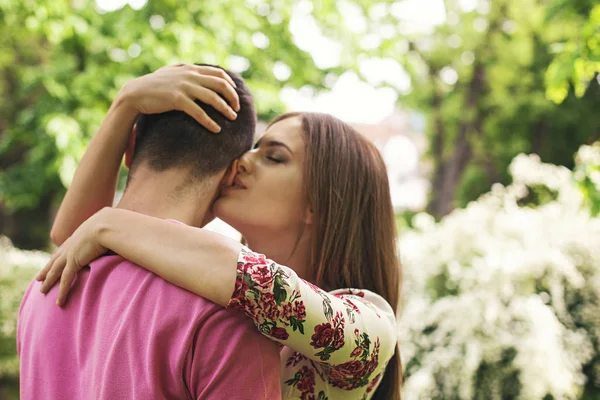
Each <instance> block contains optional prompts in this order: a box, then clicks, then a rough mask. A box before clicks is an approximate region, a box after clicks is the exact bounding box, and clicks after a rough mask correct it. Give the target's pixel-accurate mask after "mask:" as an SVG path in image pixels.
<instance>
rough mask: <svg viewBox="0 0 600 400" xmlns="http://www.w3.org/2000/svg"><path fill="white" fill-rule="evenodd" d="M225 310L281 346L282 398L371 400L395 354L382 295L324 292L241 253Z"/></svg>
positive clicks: (389, 313) (250, 253)
mask: <svg viewBox="0 0 600 400" xmlns="http://www.w3.org/2000/svg"><path fill="white" fill-rule="evenodd" d="M227 307H229V308H233V309H237V310H241V311H243V312H244V313H246V315H248V316H249V317H250V318H252V319H253V320H254V323H255V324H256V326H257V327H258V329H259V331H260V332H261V333H262V334H263V335H265V336H267V337H269V338H270V339H272V340H275V341H277V342H279V343H280V344H281V345H282V348H281V363H282V365H281V373H282V385H281V386H282V387H281V392H282V397H283V399H302V400H309V399H310V400H313V399H314V400H338V399H344V400H350V399H370V398H371V396H372V395H373V393H374V391H375V389H376V388H377V386H378V385H379V382H380V380H381V377H382V376H383V372H384V371H385V367H386V365H387V363H388V362H389V360H390V359H391V357H392V356H393V354H394V350H395V347H396V340H397V336H396V319H395V315H394V311H393V310H392V307H391V306H390V305H389V303H387V302H386V301H385V300H384V299H383V298H382V297H381V296H379V295H377V294H375V293H373V292H370V291H368V290H358V289H339V290H335V291H332V292H326V291H324V290H321V289H319V288H318V287H316V286H314V285H312V284H311V283H309V282H307V281H305V280H303V279H300V278H299V277H298V275H296V273H295V272H294V271H293V270H291V269H290V268H288V267H285V266H282V265H279V264H277V263H275V262H273V261H271V260H269V259H267V258H266V257H265V256H264V255H262V254H258V253H255V252H253V251H251V250H250V249H248V248H246V247H244V248H243V249H242V251H241V252H240V256H239V258H238V264H237V277H236V283H235V289H234V292H233V295H232V297H231V299H230V301H229V303H228V305H227Z"/></svg>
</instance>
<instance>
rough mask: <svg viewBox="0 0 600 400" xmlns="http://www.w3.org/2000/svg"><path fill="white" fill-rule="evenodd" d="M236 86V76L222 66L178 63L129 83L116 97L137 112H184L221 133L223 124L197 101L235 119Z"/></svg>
mask: <svg viewBox="0 0 600 400" xmlns="http://www.w3.org/2000/svg"><path fill="white" fill-rule="evenodd" d="M235 86H236V85H235V82H234V81H233V79H231V77H230V76H229V75H228V74H227V73H226V72H225V71H224V70H222V69H220V68H216V67H210V66H199V65H193V64H177V65H170V66H166V67H162V68H160V69H158V70H156V71H155V72H152V73H150V74H147V75H143V76H141V77H139V78H136V79H133V80H131V81H129V82H127V83H126V84H125V85H124V86H123V88H122V89H121V91H120V92H119V96H118V97H117V100H120V101H121V102H122V104H124V105H125V106H127V107H130V108H132V110H134V111H135V112H136V113H143V114H158V113H163V112H167V111H173V110H178V111H183V112H185V113H186V114H188V115H190V116H192V117H193V118H194V119H195V120H196V121H198V123H200V124H201V125H202V126H204V127H205V128H207V129H208V130H210V131H212V132H215V133H218V132H219V131H220V130H221V128H220V126H219V125H217V123H216V122H215V121H214V120H212V119H211V118H210V117H209V116H208V115H207V114H206V112H204V110H203V109H202V107H201V106H199V105H198V104H196V103H195V102H194V101H195V100H200V101H201V102H203V103H206V104H209V105H211V106H212V107H214V108H215V109H216V110H218V111H219V112H221V113H222V114H223V115H225V116H226V117H227V118H229V119H231V120H234V119H236V118H237V114H236V112H235V111H239V109H240V101H239V97H238V94H237V92H236V91H235ZM220 95H221V96H223V97H224V98H225V99H226V100H227V101H225V100H223V98H222V97H221V96H220ZM227 102H229V104H227Z"/></svg>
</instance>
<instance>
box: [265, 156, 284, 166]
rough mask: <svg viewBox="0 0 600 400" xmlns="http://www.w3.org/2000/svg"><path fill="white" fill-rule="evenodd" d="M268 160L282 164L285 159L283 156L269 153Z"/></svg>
mask: <svg viewBox="0 0 600 400" xmlns="http://www.w3.org/2000/svg"><path fill="white" fill-rule="evenodd" d="M267 160H268V161H269V162H272V163H276V164H281V163H283V162H284V161H285V160H284V159H283V158H282V157H279V156H276V155H268V156H267Z"/></svg>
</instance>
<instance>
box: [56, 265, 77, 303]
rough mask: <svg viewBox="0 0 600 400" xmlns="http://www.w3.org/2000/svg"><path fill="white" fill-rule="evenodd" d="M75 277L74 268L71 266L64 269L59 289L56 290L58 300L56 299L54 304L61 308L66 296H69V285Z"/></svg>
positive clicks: (75, 271)
mask: <svg viewBox="0 0 600 400" xmlns="http://www.w3.org/2000/svg"><path fill="white" fill-rule="evenodd" d="M76 275H77V270H76V268H74V267H73V265H72V264H70V265H67V267H66V268H65V269H64V271H63V273H62V275H61V277H60V287H59V289H58V299H56V304H58V305H59V306H62V305H64V304H65V302H66V301H67V296H68V295H69V290H71V285H72V284H73V281H74V280H75V276H76Z"/></svg>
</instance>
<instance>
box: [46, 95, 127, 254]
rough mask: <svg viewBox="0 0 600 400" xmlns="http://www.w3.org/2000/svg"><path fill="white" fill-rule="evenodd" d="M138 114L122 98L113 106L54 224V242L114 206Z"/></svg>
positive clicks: (58, 241)
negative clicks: (123, 160) (123, 161)
mask: <svg viewBox="0 0 600 400" xmlns="http://www.w3.org/2000/svg"><path fill="white" fill-rule="evenodd" d="M136 117H137V112H136V110H135V109H133V108H132V107H129V106H128V104H127V97H126V96H118V97H117V99H116V100H115V101H114V102H113V104H112V105H111V107H110V109H109V111H108V113H107V115H106V117H105V118H104V121H102V124H101V125H100V128H99V129H98V132H96V134H95V135H94V137H93V138H92V140H91V141H90V144H89V145H88V148H87V150H86V152H85V154H84V156H83V158H82V159H81V162H80V163H79V166H78V167H77V171H76V172H75V176H74V178H73V182H72V183H71V185H70V187H69V188H68V190H67V193H66V195H65V198H64V199H63V201H62V203H61V205H60V208H59V209H58V213H57V215H56V219H55V220H54V224H53V226H52V231H51V232H50V239H51V240H52V242H54V244H56V245H61V244H62V243H63V242H64V241H65V240H67V238H69V236H71V235H72V234H73V232H74V231H75V229H77V227H78V226H79V225H81V224H82V223H83V222H84V221H85V220H86V219H88V218H89V217H90V216H92V215H93V214H94V213H96V212H97V211H98V210H100V209H102V208H103V207H109V206H112V204H113V199H114V196H115V190H116V185H117V180H118V176H119V168H120V166H121V161H122V159H123V154H124V152H125V150H126V148H127V143H128V140H129V136H130V135H131V130H132V128H133V124H134V122H135V119H136Z"/></svg>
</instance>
